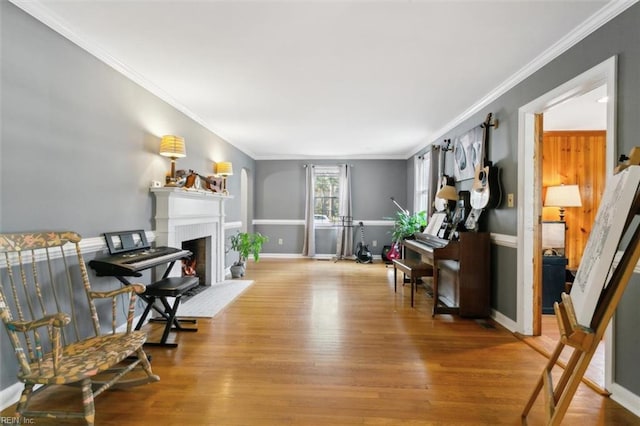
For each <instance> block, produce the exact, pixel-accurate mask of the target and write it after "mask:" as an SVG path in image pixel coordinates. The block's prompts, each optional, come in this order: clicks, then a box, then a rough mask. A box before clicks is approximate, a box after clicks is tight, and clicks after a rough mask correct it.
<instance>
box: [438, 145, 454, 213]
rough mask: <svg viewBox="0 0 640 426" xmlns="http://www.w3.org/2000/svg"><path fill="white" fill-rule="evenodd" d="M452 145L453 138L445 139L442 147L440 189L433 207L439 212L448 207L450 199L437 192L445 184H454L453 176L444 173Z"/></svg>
mask: <svg viewBox="0 0 640 426" xmlns="http://www.w3.org/2000/svg"><path fill="white" fill-rule="evenodd" d="M450 147H451V139H445V140H444V144H443V145H442V146H441V147H440V149H442V159H441V160H440V170H438V171H439V174H440V182H439V185H438V190H437V191H436V196H435V198H434V200H433V207H434V208H435V209H436V211H439V212H443V211H445V210H446V209H447V206H448V205H449V200H446V199H444V198H440V197H438V196H437V194H438V193H439V192H440V190H441V189H442V188H444V187H445V186H447V185H452V184H453V182H452V179H451V177H449V176H448V175H446V174H445V173H444V169H445V163H446V158H447V151H451V148H450Z"/></svg>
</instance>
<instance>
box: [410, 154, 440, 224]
mask: <svg viewBox="0 0 640 426" xmlns="http://www.w3.org/2000/svg"><path fill="white" fill-rule="evenodd" d="M442 154H443V153H442V150H441V149H440V147H438V146H431V147H430V148H429V149H428V150H427V151H426V152H425V153H424V154H422V155H420V156H416V157H414V170H415V181H414V188H415V192H414V201H413V205H414V211H415V212H421V211H426V212H427V214H428V216H431V214H432V213H433V201H434V199H435V194H436V192H437V191H438V178H439V176H440V174H442V173H444V170H439V168H438V163H440V158H441V156H442Z"/></svg>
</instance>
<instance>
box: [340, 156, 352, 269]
mask: <svg viewBox="0 0 640 426" xmlns="http://www.w3.org/2000/svg"><path fill="white" fill-rule="evenodd" d="M339 168H340V222H341V223H340V225H342V226H340V228H339V229H338V241H337V247H336V257H337V258H338V259H341V258H343V257H349V256H352V255H353V211H352V209H351V169H350V167H349V165H348V164H340V165H339Z"/></svg>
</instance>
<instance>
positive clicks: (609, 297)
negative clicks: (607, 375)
mask: <svg viewBox="0 0 640 426" xmlns="http://www.w3.org/2000/svg"><path fill="white" fill-rule="evenodd" d="M634 152H640V148H634V149H633V150H632V154H631V155H630V156H631V157H634V158H635V160H634V162H633V163H631V164H626V165H625V166H624V167H622V168H619V169H617V170H616V172H618V171H621V170H623V169H625V168H627V167H628V166H630V165H638V164H640V157H638V156H637V155H633V153H634ZM627 159H628V158H627ZM638 214H640V190H636V193H635V198H634V199H633V203H632V206H631V209H630V210H629V213H628V215H627V218H626V222H625V225H624V228H623V229H624V231H623V233H622V235H623V236H624V235H625V234H628V233H629V232H631V231H633V236H632V237H631V239H630V240H629V245H628V246H627V247H626V249H625V250H624V252H623V254H622V258H621V259H620V262H619V263H618V265H617V266H616V267H615V269H614V270H613V273H612V274H611V275H610V278H609V280H608V282H607V285H605V286H604V287H603V290H602V292H601V293H600V297H599V299H598V304H597V305H596V309H595V312H594V314H593V317H592V319H591V324H590V327H585V326H583V325H580V324H579V323H578V321H577V319H576V313H575V310H574V305H573V302H572V300H571V296H570V295H568V294H566V293H563V294H562V302H561V303H557V302H556V303H555V304H554V307H553V308H554V311H555V314H556V319H557V321H558V328H559V330H560V341H559V342H558V344H557V346H556V349H555V350H554V352H553V354H552V355H551V358H549V361H548V362H547V364H546V366H545V368H544V370H543V371H542V374H541V375H540V378H539V379H538V382H537V384H536V386H535V388H534V391H533V393H532V394H531V397H530V398H529V401H528V402H527V404H526V406H525V408H524V410H523V412H522V420H523V424H526V417H527V414H528V413H529V411H530V410H531V408H532V406H533V404H534V402H535V401H536V399H537V397H538V395H539V394H540V391H542V390H543V389H544V406H545V411H546V418H547V424H548V425H559V424H561V422H562V419H563V417H564V415H565V413H566V412H567V409H568V408H569V404H570V402H571V399H572V398H573V396H574V394H575V393H576V390H577V389H578V385H579V384H580V382H581V380H582V377H583V376H584V373H585V371H586V370H587V367H588V366H589V363H590V361H591V358H592V357H593V355H594V353H595V351H596V349H597V348H598V343H599V342H600V341H601V340H602V338H603V336H604V333H605V330H606V328H607V325H608V324H609V321H610V320H611V318H612V316H613V314H614V312H615V310H616V308H617V306H618V303H619V302H620V299H621V298H622V295H623V294H624V291H625V289H626V287H627V284H628V283H629V279H630V278H631V275H632V274H633V270H634V268H635V266H636V264H637V263H638V260H640V225H635V229H634V230H632V229H630V227H631V222H632V219H633V218H634V216H636V215H638ZM618 244H619V241H618ZM565 346H570V347H572V348H573V353H572V354H571V357H570V359H569V362H568V363H567V365H566V367H565V369H564V372H563V373H562V376H561V377H560V380H559V381H558V383H557V385H556V386H555V387H554V384H553V380H552V377H551V372H552V369H553V367H554V366H555V365H556V362H557V361H558V358H559V357H560V354H561V353H562V350H563V349H564V347H565Z"/></svg>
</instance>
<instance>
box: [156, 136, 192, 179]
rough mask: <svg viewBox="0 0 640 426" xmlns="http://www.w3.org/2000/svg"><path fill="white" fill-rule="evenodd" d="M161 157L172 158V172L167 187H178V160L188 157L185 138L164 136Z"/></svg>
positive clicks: (161, 144) (161, 142) (161, 143)
mask: <svg viewBox="0 0 640 426" xmlns="http://www.w3.org/2000/svg"><path fill="white" fill-rule="evenodd" d="M160 155H162V156H164V157H169V158H171V172H170V175H169V176H168V177H167V182H166V185H165V186H176V159H177V158H183V157H186V156H187V148H186V146H185V144H184V138H182V137H180V136H174V135H165V136H163V137H162V140H161V141H160Z"/></svg>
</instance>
